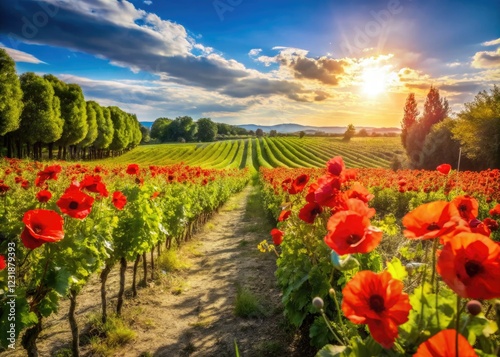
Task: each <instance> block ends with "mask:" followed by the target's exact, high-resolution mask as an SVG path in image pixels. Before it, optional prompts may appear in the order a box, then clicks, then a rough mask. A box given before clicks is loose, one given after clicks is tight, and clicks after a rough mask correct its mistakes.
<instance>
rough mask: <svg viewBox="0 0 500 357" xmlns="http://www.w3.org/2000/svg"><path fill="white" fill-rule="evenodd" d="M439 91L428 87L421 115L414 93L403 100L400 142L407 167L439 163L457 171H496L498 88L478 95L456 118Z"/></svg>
mask: <svg viewBox="0 0 500 357" xmlns="http://www.w3.org/2000/svg"><path fill="white" fill-rule="evenodd" d="M449 112H450V109H449V105H448V101H447V100H446V98H441V97H440V95H439V90H438V89H437V88H435V87H433V86H431V87H430V90H429V93H428V94H427V97H426V100H425V104H424V111H423V114H422V116H419V114H420V112H419V110H418V107H417V101H416V99H415V94H414V93H410V94H409V95H408V97H407V98H406V103H405V107H404V115H403V120H402V121H401V129H402V133H401V141H402V144H403V146H404V148H405V150H406V153H407V156H408V160H409V163H410V166H411V167H412V168H418V169H435V168H436V166H438V165H440V164H442V163H448V164H450V165H452V167H454V168H458V165H459V164H460V169H461V170H464V169H465V170H484V169H487V168H500V88H499V87H497V86H496V85H494V86H493V88H492V89H491V90H490V91H489V92H488V91H481V92H479V93H478V94H477V95H476V97H475V98H474V100H473V101H472V102H470V103H466V104H465V105H464V109H463V110H462V111H461V112H460V113H458V114H457V116H456V118H450V117H449Z"/></svg>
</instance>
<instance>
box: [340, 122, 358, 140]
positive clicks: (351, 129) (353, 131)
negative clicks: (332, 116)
mask: <svg viewBox="0 0 500 357" xmlns="http://www.w3.org/2000/svg"><path fill="white" fill-rule="evenodd" d="M354 135H356V128H355V127H354V124H349V125H348V126H347V129H346V131H345V132H344V136H343V138H342V141H347V142H348V141H350V140H351V139H352V138H353V137H354Z"/></svg>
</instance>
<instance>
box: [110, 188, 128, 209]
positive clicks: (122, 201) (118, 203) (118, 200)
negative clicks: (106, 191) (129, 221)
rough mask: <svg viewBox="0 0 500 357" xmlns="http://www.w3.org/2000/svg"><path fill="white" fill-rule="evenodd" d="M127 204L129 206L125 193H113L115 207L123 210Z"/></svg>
mask: <svg viewBox="0 0 500 357" xmlns="http://www.w3.org/2000/svg"><path fill="white" fill-rule="evenodd" d="M126 204H127V197H126V196H125V195H124V194H123V193H121V192H120V191H115V192H113V205H114V206H115V207H116V208H117V209H119V210H122V209H123V207H125V205H126Z"/></svg>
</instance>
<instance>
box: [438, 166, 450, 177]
mask: <svg viewBox="0 0 500 357" xmlns="http://www.w3.org/2000/svg"><path fill="white" fill-rule="evenodd" d="M436 170H438V171H439V172H440V173H442V174H443V175H448V173H449V172H450V171H451V165H450V164H441V165H439V166H438V167H436Z"/></svg>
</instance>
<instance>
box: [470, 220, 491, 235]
mask: <svg viewBox="0 0 500 357" xmlns="http://www.w3.org/2000/svg"><path fill="white" fill-rule="evenodd" d="M469 229H470V231H471V232H472V233H479V234H482V235H483V236H486V237H489V236H490V235H491V231H490V228H489V227H488V226H487V225H486V224H484V223H483V222H481V221H480V220H479V219H476V218H474V219H472V220H471V221H470V222H469Z"/></svg>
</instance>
